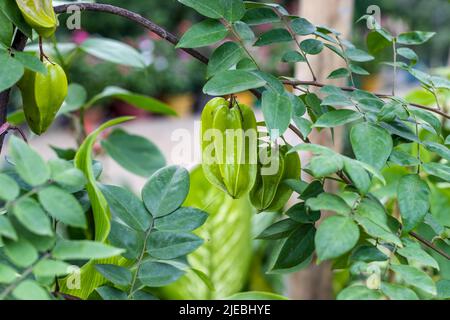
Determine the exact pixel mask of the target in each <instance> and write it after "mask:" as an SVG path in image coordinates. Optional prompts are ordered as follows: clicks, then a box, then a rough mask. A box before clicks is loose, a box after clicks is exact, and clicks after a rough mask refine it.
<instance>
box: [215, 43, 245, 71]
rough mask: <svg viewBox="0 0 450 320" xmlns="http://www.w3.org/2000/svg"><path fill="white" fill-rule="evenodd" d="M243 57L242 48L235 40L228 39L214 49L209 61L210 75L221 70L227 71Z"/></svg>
mask: <svg viewBox="0 0 450 320" xmlns="http://www.w3.org/2000/svg"><path fill="white" fill-rule="evenodd" d="M241 58H242V49H241V48H240V47H239V46H238V45H237V44H236V43H234V42H231V41H228V42H225V43H224V44H222V45H221V46H220V47H218V48H217V49H216V50H214V52H213V54H212V55H211V58H210V60H209V63H208V70H207V74H208V76H209V77H211V76H213V75H214V74H216V73H219V72H221V71H227V70H229V69H230V68H231V67H233V66H234V65H236V64H237V63H238V62H239V60H241Z"/></svg>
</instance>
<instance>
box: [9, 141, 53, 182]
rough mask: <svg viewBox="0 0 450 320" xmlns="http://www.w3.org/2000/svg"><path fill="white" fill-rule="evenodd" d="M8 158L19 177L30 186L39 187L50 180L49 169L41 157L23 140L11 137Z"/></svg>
mask: <svg viewBox="0 0 450 320" xmlns="http://www.w3.org/2000/svg"><path fill="white" fill-rule="evenodd" d="M9 150H10V157H11V160H12V161H13V163H14V164H15V169H16V171H17V173H18V174H19V176H20V177H21V178H22V179H23V180H24V181H25V182H26V183H28V184H29V185H31V186H39V185H41V184H44V183H45V182H47V180H48V179H49V178H50V169H49V168H48V166H47V165H46V163H45V162H44V160H43V159H42V158H41V156H40V155H39V154H38V153H37V152H36V151H34V150H33V149H31V148H30V147H29V146H28V145H27V144H26V143H25V142H24V141H23V140H21V139H19V138H17V137H15V136H12V137H11V138H10V142H9Z"/></svg>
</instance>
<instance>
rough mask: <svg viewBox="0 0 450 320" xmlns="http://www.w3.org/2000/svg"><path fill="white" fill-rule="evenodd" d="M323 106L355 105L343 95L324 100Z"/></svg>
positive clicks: (333, 95) (328, 97) (331, 96)
mask: <svg viewBox="0 0 450 320" xmlns="http://www.w3.org/2000/svg"><path fill="white" fill-rule="evenodd" d="M320 105H321V106H334V107H347V106H353V105H354V103H353V102H352V101H351V100H350V99H349V98H348V97H347V96H346V95H343V94H331V95H329V96H327V97H325V99H323V100H322V102H321V104H320Z"/></svg>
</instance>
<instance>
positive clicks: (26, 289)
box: [12, 280, 50, 300]
mask: <svg viewBox="0 0 450 320" xmlns="http://www.w3.org/2000/svg"><path fill="white" fill-rule="evenodd" d="M12 295H13V296H14V297H15V298H16V299H18V300H50V296H49V295H48V293H47V291H46V290H44V288H42V287H41V286H40V285H39V284H38V283H37V282H36V281H33V280H25V281H22V282H21V283H19V285H18V286H17V287H16V288H15V289H14V290H13V292H12Z"/></svg>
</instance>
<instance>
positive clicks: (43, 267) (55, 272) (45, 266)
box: [33, 259, 71, 277]
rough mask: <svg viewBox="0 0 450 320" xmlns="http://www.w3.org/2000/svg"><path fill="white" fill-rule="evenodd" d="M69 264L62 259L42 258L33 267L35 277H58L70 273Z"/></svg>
mask: <svg viewBox="0 0 450 320" xmlns="http://www.w3.org/2000/svg"><path fill="white" fill-rule="evenodd" d="M70 267H71V265H70V264H68V263H65V262H63V261H58V260H51V259H44V260H41V261H39V262H38V263H37V264H36V265H35V266H34V267H33V273H34V275H35V276H37V277H60V276H65V275H67V274H69V273H70Z"/></svg>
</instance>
